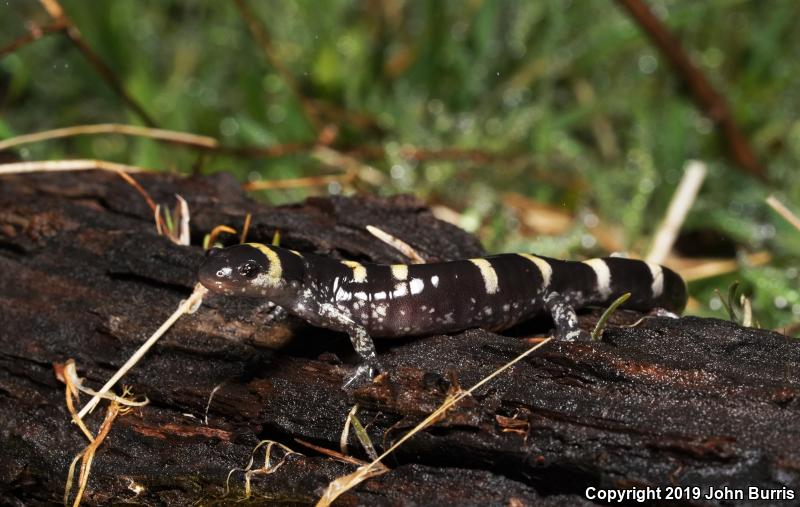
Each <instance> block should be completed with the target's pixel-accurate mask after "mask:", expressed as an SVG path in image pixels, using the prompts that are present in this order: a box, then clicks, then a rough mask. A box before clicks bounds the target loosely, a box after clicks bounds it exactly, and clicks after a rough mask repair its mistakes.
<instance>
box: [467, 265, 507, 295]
mask: <svg viewBox="0 0 800 507" xmlns="http://www.w3.org/2000/svg"><path fill="white" fill-rule="evenodd" d="M469 261H470V262H471V263H473V264H475V265H476V266H478V269H480V271H481V277H482V278H483V285H484V287H485V288H486V293H487V294H495V293H496V292H497V291H498V290H500V287H499V285H498V283H497V272H495V270H494V268H493V267H492V263H491V262H489V261H488V260H486V259H470V260H469Z"/></svg>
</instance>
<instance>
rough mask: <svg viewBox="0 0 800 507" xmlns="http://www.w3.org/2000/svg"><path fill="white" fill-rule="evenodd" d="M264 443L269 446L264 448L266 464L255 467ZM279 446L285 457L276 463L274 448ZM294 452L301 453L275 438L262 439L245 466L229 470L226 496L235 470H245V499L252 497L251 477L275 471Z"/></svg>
mask: <svg viewBox="0 0 800 507" xmlns="http://www.w3.org/2000/svg"><path fill="white" fill-rule="evenodd" d="M264 445H266V446H267V448H266V449H265V450H264V466H263V467H261V468H256V469H255V470H254V469H253V464H254V463H255V457H256V451H258V450H259V449H260V448H261V447H263V446H264ZM275 446H278V448H280V449H281V450H282V451H283V452H284V455H283V458H282V459H281V460H280V461H279V462H278V463H276V464H274V465H273V464H272V448H273V447H275ZM292 454H298V455H299V454H300V453H299V452H297V451H294V450H292V449H290V448H289V447H287V446H285V445H283V444H282V443H280V442H275V441H274V440H262V441H261V442H259V443H258V445H256V446H255V447H254V448H253V452H251V453H250V461H248V462H247V465H246V466H245V467H244V468H234V469H231V471H230V472H228V477H227V479H225V496H227V495H229V494H230V482H231V475H233V474H234V473H235V472H244V494H245V497H244V500H246V499H248V498H250V495H251V493H252V491H251V486H250V479H251V478H252V477H253V476H254V475H259V474H260V475H268V474H271V473H274V472H275V471H276V470H278V469H279V468H280V467H281V466H283V464H284V463H285V462H286V458H288V457H289V456H291V455H292Z"/></svg>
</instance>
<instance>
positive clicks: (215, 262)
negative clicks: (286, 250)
mask: <svg viewBox="0 0 800 507" xmlns="http://www.w3.org/2000/svg"><path fill="white" fill-rule="evenodd" d="M260 257H263V256H262V255H260V253H259V252H258V250H256V249H254V248H252V247H249V246H247V245H236V246H232V247H228V248H224V249H223V248H212V249H210V250H209V251H208V253H207V254H206V259H205V261H204V262H203V264H202V265H201V266H200V271H199V272H198V278H199V279H200V283H202V284H203V285H205V287H206V288H207V289H209V290H210V291H212V292H219V293H222V294H228V295H234V294H242V295H249V294H250V293H251V292H252V290H251V289H252V288H253V281H254V280H255V279H256V278H257V277H258V276H259V274H261V273H263V272H264V270H265V267H266V266H264V265H263V263H264V261H263V258H260Z"/></svg>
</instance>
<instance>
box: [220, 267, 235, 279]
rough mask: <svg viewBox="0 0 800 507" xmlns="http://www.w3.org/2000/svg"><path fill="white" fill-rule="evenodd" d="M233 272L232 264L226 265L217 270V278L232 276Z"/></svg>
mask: <svg viewBox="0 0 800 507" xmlns="http://www.w3.org/2000/svg"><path fill="white" fill-rule="evenodd" d="M231 272H232V270H231V268H230V266H226V267H224V268H220V270H219V271H217V278H230V277H231Z"/></svg>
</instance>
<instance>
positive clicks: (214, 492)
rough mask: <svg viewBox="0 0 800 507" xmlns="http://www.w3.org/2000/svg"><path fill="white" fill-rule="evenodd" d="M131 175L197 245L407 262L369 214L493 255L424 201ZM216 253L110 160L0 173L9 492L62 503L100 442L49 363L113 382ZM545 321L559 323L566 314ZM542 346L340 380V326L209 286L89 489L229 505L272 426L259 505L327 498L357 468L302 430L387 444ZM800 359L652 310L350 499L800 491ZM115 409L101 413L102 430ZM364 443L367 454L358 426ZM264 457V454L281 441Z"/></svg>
mask: <svg viewBox="0 0 800 507" xmlns="http://www.w3.org/2000/svg"><path fill="white" fill-rule="evenodd" d="M137 179H138V180H139V181H140V182H141V184H142V185H143V186H144V188H146V189H147V191H148V192H149V193H150V194H151V195H152V196H153V197H154V199H155V200H156V201H157V202H160V203H163V204H172V203H174V196H173V195H174V194H175V193H178V194H180V195H182V196H183V197H185V198H186V199H187V201H188V202H189V207H190V209H191V211H192V222H191V226H192V227H191V231H192V243H193V244H194V245H199V244H200V243H201V241H202V237H203V235H204V234H205V233H207V232H208V231H210V230H211V229H212V228H213V227H214V226H216V225H219V224H226V225H230V226H233V227H235V228H239V227H241V223H242V221H243V217H244V215H245V214H246V213H248V212H250V213H253V227H252V229H251V231H250V235H249V239H250V240H253V241H265V242H269V241H271V240H272V237H273V235H274V233H275V231H276V230H279V231H280V234H281V245H282V246H287V247H290V248H294V249H298V250H305V251H315V252H317V253H322V254H327V255H331V256H335V257H342V258H344V257H347V258H353V259H362V260H371V261H376V262H403V261H404V260H405V259H404V258H403V256H402V255H401V254H400V253H399V252H397V251H396V250H394V249H393V248H391V247H389V246H388V245H385V244H384V243H382V242H381V241H379V240H378V239H376V238H374V237H373V236H372V235H370V234H369V233H368V232H366V230H365V229H364V227H365V226H366V225H375V226H378V227H380V228H382V229H383V230H385V231H387V232H389V233H390V234H392V235H394V236H396V237H398V238H400V239H402V240H404V241H406V242H407V243H409V244H410V245H412V246H413V247H414V248H415V249H416V250H417V251H418V252H419V253H420V254H421V255H422V256H423V257H425V258H427V259H428V260H430V261H435V260H446V259H454V258H459V257H467V256H476V255H480V254H482V253H483V252H482V249H481V247H480V245H479V244H478V242H477V241H476V240H475V239H474V238H473V237H471V236H469V235H467V234H466V233H464V232H462V231H460V230H459V229H457V228H455V227H453V226H450V225H448V224H445V223H443V222H440V221H438V220H436V219H435V218H434V217H433V216H432V215H431V213H430V212H429V211H428V210H427V209H426V208H425V207H424V205H422V204H421V203H420V202H418V201H417V200H415V199H413V198H409V197H397V198H392V199H377V198H363V197H362V198H343V197H339V198H329V199H322V198H320V199H311V200H309V201H307V202H305V203H302V204H298V205H294V206H286V207H278V208H272V207H268V206H266V205H264V204H260V203H257V202H255V201H253V200H250V199H248V198H247V197H246V196H245V195H244V194H243V193H242V192H241V191H240V189H239V186H238V184H237V183H236V182H235V181H234V180H233V179H232V178H231V177H229V176H226V175H216V176H212V177H197V178H186V179H183V178H178V177H173V176H168V175H137ZM202 258H203V254H202V249H201V248H200V247H198V246H191V247H184V246H177V245H174V244H172V243H171V242H169V241H168V240H166V239H165V238H163V237H159V236H157V235H156V233H155V228H154V226H153V221H152V213H151V211H150V210H149V208H148V207H147V206H146V205H145V204H144V202H143V201H142V199H141V197H140V196H139V195H138V194H136V192H135V191H133V189H132V188H131V187H129V186H128V185H127V184H125V183H124V182H123V181H122V180H121V179H119V178H118V177H116V176H115V175H113V174H106V173H99V172H84V173H74V174H59V175H53V174H49V175H26V176H24V177H5V178H2V179H0V448H2V450H3V452H2V459H0V503H3V504H8V505H36V504H43V503H48V502H57V503H60V502H61V501H62V500H61V499H62V495H63V492H64V484H65V480H66V476H67V469H68V467H69V464H70V461H71V460H72V458H73V457H74V456H75V455H76V454H77V453H79V452H80V451H81V450H82V449H83V448H84V447H85V446H86V443H87V442H86V439H85V438H84V437H83V435H82V434H81V433H80V431H79V430H78V429H77V428H76V427H75V426H74V425H73V424H72V423H71V422H70V419H69V414H68V412H67V409H66V406H65V401H64V400H65V398H64V385H63V384H62V383H61V382H59V381H58V380H57V379H56V376H55V374H54V367H53V365H54V364H55V363H63V362H65V361H66V360H67V359H74V360H75V361H76V363H77V365H78V369H79V374H80V375H81V376H85V377H86V379H87V383H88V385H89V386H92V387H95V388H97V387H99V386H100V385H102V384H103V383H104V382H105V380H106V379H107V378H108V377H110V376H111V375H112V374H113V372H114V371H115V370H116V369H117V368H118V366H119V365H121V364H122V363H123V362H124V361H125V360H126V359H127V358H128V356H129V355H130V354H131V353H132V352H133V351H134V350H135V349H136V348H137V347H138V346H139V344H141V342H142V341H143V340H144V339H145V338H146V337H147V336H149V335H150V334H151V333H152V332H153V331H154V330H155V329H156V328H157V327H158V326H159V325H160V323H161V322H162V321H163V320H164V319H165V318H166V317H167V316H168V315H169V314H170V313H171V312H172V311H173V310H174V309H175V308H176V307H177V305H178V303H179V302H180V301H181V300H182V299H184V298H186V297H187V296H188V295H189V294H190V293H191V290H192V287H193V286H194V284H195V282H196V276H195V273H196V269H197V267H198V266H199V264H200V262H202ZM594 318H596V317H595V316H593V315H589V316H587V317H585V318H584V323H585V325H586V326H590V325H591V324H592V323H593V319H594ZM529 328H530V329H528V330H527V331H538V332H540V333H546V332H547V330H548V323H547V322H537V323H533V324H532V325H531V326H529ZM528 336H529V335H528ZM532 343H533V342H532V341H531V340H530V339H526V338H524V337H520V336H501V335H497V334H492V333H487V332H484V331H481V330H471V331H467V332H464V333H460V334H456V335H451V336H435V337H430V338H425V339H420V340H395V341H389V342H386V341H384V342H382V343H380V344H379V352H380V354H381V359H382V362H383V364H384V365H385V366H387V369H388V371H389V374H388V375H387V376H386V377H384V378H382V379H380V380H379V381H377V382H375V383H373V384H372V385H369V386H365V387H362V388H359V389H357V390H355V391H351V392H346V391H343V390H342V389H341V388H340V386H341V385H342V383H343V380H344V379H345V377H346V375H347V374H348V373H349V371H350V366H349V364H350V361H352V358H353V354H352V352H351V351H350V347H349V342H348V340H347V338H346V337H343V336H340V335H338V334H335V333H331V332H328V331H324V330H319V329H315V328H311V327H309V326H307V325H305V324H304V323H303V322H300V321H298V320H296V319H294V318H292V317H287V316H285V315H284V314H282V313H281V312H279V311H276V310H275V309H274V308H272V307H271V306H270V305H268V304H267V303H265V302H263V301H256V300H244V299H232V298H225V297H219V296H214V295H210V296H208V297H207V298H206V300H205V301H204V303H203V305H202V307H201V308H200V309H199V310H198V312H197V313H195V314H194V315H192V316H188V317H186V316H185V317H182V318H181V319H180V320H179V321H178V323H177V324H176V326H175V327H173V329H172V330H171V331H169V332H168V333H167V335H165V336H164V337H163V338H162V340H161V341H160V342H159V343H158V344H157V345H156V346H155V347H154V348H153V349H152V350H151V351H150V353H149V354H148V355H147V356H146V357H145V358H144V360H143V361H142V362H141V363H139V365H138V366H137V367H136V368H135V369H134V370H133V371H131V372H130V373H129V374H128V375H127V376H126V377H125V379H124V384H126V385H129V386H130V387H131V389H132V390H133V392H134V393H136V394H137V395H141V396H147V398H148V399H149V400H150V404H149V405H147V406H145V407H143V408H138V409H135V410H133V411H131V412H129V413H127V414H125V415H122V416H120V417H119V418H118V419H117V420H116V421H115V422H114V425H113V427H112V429H111V432H110V434H109V436H108V438H107V440H106V441H105V442H104V443H103V444H102V446H101V447H100V448H99V450H98V452H97V455H96V457H95V460H94V465H93V468H92V472H91V476H90V479H89V484H88V488H87V491H86V495H85V497H84V503H85V504H86V505H104V504H110V503H112V502H129V503H132V504H137V505H159V506H160V505H165V506H172V505H189V504H193V503H200V504H204V505H210V504H220V505H222V504H228V503H231V502H233V501H234V500H237V499H241V498H242V496H243V494H244V483H245V480H244V475H243V473H242V472H234V473H233V474H231V476H230V481H229V486H230V491H229V492H228V494H227V496H226V495H225V485H226V479H227V477H228V473H229V472H230V471H231V470H233V469H241V468H243V467H244V466H246V464H247V462H248V460H249V459H250V456H251V452H252V450H253V449H254V448H255V447H256V445H257V444H258V443H259V442H260V441H263V440H272V441H276V442H280V443H282V444H284V445H286V446H288V447H290V448H291V449H292V450H294V451H296V452H297V453H298V454H290V455H288V456H286V457H285V459H284V457H283V455H282V454H281V453H277V454H275V455H274V459H273V462H279V461H281V459H283V463H282V465H281V466H280V467H279V468H277V469H275V470H274V471H273V472H272V473H270V474H255V475H252V476H251V478H250V482H251V486H252V497H251V498H250V502H251V503H252V504H254V505H260V504H263V503H265V502H269V503H274V504H285V505H304V504H309V503H313V502H315V501H316V499H317V498H319V496H320V495H321V493H322V491H323V490H324V488H325V486H326V485H327V483H328V482H329V481H330V480H332V479H334V478H336V477H339V476H342V475H345V474H347V473H349V472H352V471H353V470H354V468H355V467H354V466H353V465H352V464H347V463H343V462H341V461H337V460H335V459H333V458H331V457H327V456H324V455H323V454H321V453H319V452H317V451H315V450H313V449H312V448H309V447H308V446H306V445H304V444H303V443H302V442H310V443H311V444H313V445H315V446H319V447H325V448H328V449H332V450H337V451H338V450H339V438H340V435H341V432H342V428H343V424H344V421H345V418H346V416H347V413H348V412H349V411H350V409H351V408H352V407H353V405H354V404H356V403H357V404H358V405H359V407H360V409H359V412H358V417H359V420H360V421H362V422H363V423H364V424H367V432H368V433H369V435H370V438H371V439H372V442H373V443H374V444H375V446H376V447H377V448H378V451H379V452H380V451H381V450H383V449H385V448H387V447H388V446H389V445H391V443H392V442H394V441H396V440H397V439H398V438H400V437H401V436H402V435H403V434H404V433H405V432H406V431H407V430H408V429H410V428H411V427H413V425H414V424H416V423H417V422H419V421H420V420H421V419H422V418H424V417H425V416H426V415H427V414H428V413H429V412H431V411H432V410H434V409H435V408H436V407H437V406H438V405H439V404H441V403H442V402H443V401H444V399H445V398H446V396H447V395H448V393H449V392H453V391H454V390H455V389H457V388H459V387H461V388H467V387H469V386H471V385H473V384H474V383H476V382H477V381H478V380H480V379H481V378H483V377H484V376H486V375H488V374H489V373H491V372H492V371H494V370H495V369H497V368H498V367H500V366H502V365H503V364H504V363H506V362H508V361H509V360H511V359H512V358H514V357H515V356H517V355H518V354H520V353H522V352H523V351H525V350H526V349H527V348H529V347H530V346H531V344H532ZM798 372H800V348H799V347H798V342H797V340H795V339H792V338H787V337H785V336H781V335H779V334H776V333H772V332H768V331H761V330H755V329H746V328H741V327H739V326H737V325H735V324H732V323H729V322H724V321H720V320H714V319H700V318H691V317H689V318H682V319H664V318H652V319H647V320H645V321H644V322H643V323H642V324H640V325H638V326H636V327H616V326H611V327H609V328H608V329H607V330H606V331H605V333H604V335H603V339H602V341H598V342H591V343H556V342H550V343H548V344H546V345H545V346H544V347H542V348H541V349H539V350H537V351H536V352H534V353H533V354H532V355H530V356H529V357H527V358H526V359H525V360H523V361H521V362H520V363H518V364H516V365H515V366H514V367H513V368H512V369H511V370H510V371H509V372H507V373H506V374H504V375H501V376H500V377H499V378H497V379H496V380H495V381H494V382H492V383H491V384H489V385H488V386H487V387H485V388H483V389H482V390H480V391H478V393H477V395H476V396H474V397H471V398H467V399H466V400H464V401H463V402H461V403H460V404H459V405H458V406H457V407H455V408H454V409H452V410H451V411H450V412H448V413H447V414H446V416H445V417H444V418H443V419H442V420H440V421H439V422H438V423H437V424H436V425H435V426H434V427H432V428H429V429H428V430H426V431H424V432H422V433H420V434H418V435H417V436H415V437H413V438H412V439H411V440H409V441H408V442H406V443H405V444H404V445H403V446H401V447H400V448H399V449H398V451H397V452H396V453H394V454H393V455H392V456H391V457H390V458H389V459H388V460H387V461H386V464H387V465H388V466H389V467H391V469H392V470H391V471H390V472H389V473H387V474H385V475H382V476H379V477H376V478H373V479H370V480H368V481H366V482H365V483H362V484H361V485H360V486H358V487H357V488H355V489H353V490H351V491H349V492H347V493H345V494H344V495H342V496H341V497H340V499H339V500H338V503H337V505H514V506H516V505H565V506H566V505H593V503H592V502H590V501H587V500H586V499H585V496H584V492H585V490H586V488H588V487H597V488H632V487H646V486H651V487H661V488H662V489H663V488H665V487H667V486H700V487H703V488H707V487H709V486H714V487H719V488H722V487H725V486H728V487H730V488H743V487H747V486H757V487H762V488H772V489H779V490H780V489H781V488H792V489H793V490H794V491H795V492H796V493H795V494H797V493H800V424H798V421H800V396H798V393H799V392H800V380H798ZM212 393H213V396H212ZM84 401H86V398H84ZM104 407H105V404H103V405H101V409H98V410H96V411H95V413H94V414H93V415H91V416H89V417H88V419H87V420H88V423H89V425H90V427H91V428H93V429H96V428H97V427H98V425H99V423H100V421H101V420H102V417H103V412H104ZM349 449H350V452H351V453H352V455H353V456H354V457H356V458H359V459H365V458H366V456H365V454H364V452H363V450H362V449H361V447H360V445H359V444H358V442H357V441H356V440H355V438H354V437H353V435H352V432H351V436H350V442H349ZM256 456H257V458H256V460H257V461H256V463H258V460H259V459H260V460H261V464H262V465H263V459H264V454H263V447H262V448H261V450H260V451H259V452H258V453H257V454H256ZM735 503H738V502H735ZM741 503H742V504H746V503H747V502H746V501H745V502H741ZM687 504H689V503H687ZM718 504H720V502H718V501H714V500H700V501H696V502H692V503H691V505H718ZM760 505H764V504H763V503H762V504H760Z"/></svg>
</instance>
